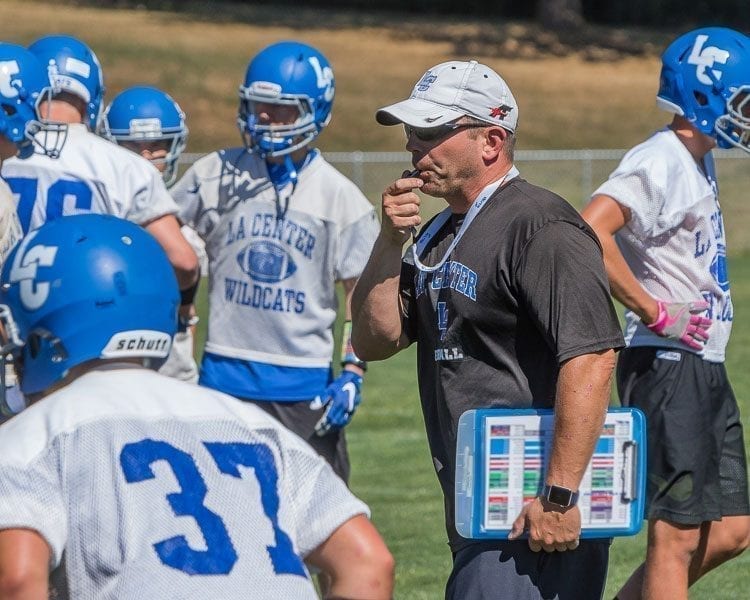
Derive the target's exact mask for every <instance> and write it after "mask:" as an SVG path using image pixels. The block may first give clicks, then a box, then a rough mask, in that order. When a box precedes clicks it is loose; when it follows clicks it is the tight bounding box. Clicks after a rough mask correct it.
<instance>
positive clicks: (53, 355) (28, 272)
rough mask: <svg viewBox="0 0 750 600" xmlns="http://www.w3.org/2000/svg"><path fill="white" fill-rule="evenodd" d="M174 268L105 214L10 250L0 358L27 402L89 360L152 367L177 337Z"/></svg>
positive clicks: (35, 235) (63, 222) (143, 237)
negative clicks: (10, 361)
mask: <svg viewBox="0 0 750 600" xmlns="http://www.w3.org/2000/svg"><path fill="white" fill-rule="evenodd" d="M179 304H180V294H179V291H178V287H177V278H176V277H175V274H174V269H173V268H172V265H171V264H170V263H169V260H168V259H167V256H166V254H165V253H164V250H162V248H161V246H160V245H159V243H158V242H157V241H156V240H155V239H154V238H153V237H152V236H151V235H150V234H149V233H148V232H147V231H146V230H144V229H142V228H141V227H139V226H138V225H136V224H135V223H132V222H130V221H126V220H124V219H120V218H118V217H114V216H111V215H100V214H93V213H89V214H84V215H74V216H69V217H63V218H61V219H55V220H53V221H48V222H47V223H45V224H44V225H42V226H41V227H40V228H38V229H35V230H32V231H31V232H30V233H29V234H28V235H27V236H26V237H25V238H23V239H22V240H21V241H20V242H19V243H18V244H17V245H16V247H15V248H14V249H13V250H12V251H11V254H10V255H9V256H8V259H7V261H6V262H5V264H4V265H3V269H2V275H1V276H0V317H1V318H2V321H3V325H4V327H5V335H6V340H5V344H4V346H3V348H2V353H3V355H6V354H13V355H14V358H15V359H16V361H15V362H16V367H17V371H18V379H19V380H20V387H21V391H22V392H23V393H24V394H26V395H28V394H35V393H39V392H42V391H44V390H46V389H47V388H48V387H49V386H51V385H53V384H54V383H56V382H58V381H59V380H61V379H62V378H63V377H65V376H66V375H67V373H68V371H69V370H70V369H71V368H72V367H75V366H76V365H79V364H82V363H84V362H86V361H89V360H92V359H98V358H101V359H109V358H131V357H138V358H141V359H145V360H144V364H148V365H149V366H152V367H157V366H158V365H159V364H161V363H162V362H163V361H164V359H165V358H166V356H167V355H168V353H169V350H170V347H171V343H172V337H173V336H174V334H175V332H176V330H177V310H178V308H179Z"/></svg>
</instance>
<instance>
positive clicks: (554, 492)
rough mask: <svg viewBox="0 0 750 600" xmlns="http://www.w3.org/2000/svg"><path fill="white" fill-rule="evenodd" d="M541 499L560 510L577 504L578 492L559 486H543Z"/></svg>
mask: <svg viewBox="0 0 750 600" xmlns="http://www.w3.org/2000/svg"><path fill="white" fill-rule="evenodd" d="M541 497H542V498H544V499H545V500H546V501H547V502H549V503H550V504H555V505H557V506H559V507H560V508H570V507H571V506H575V505H576V502H578V492H574V491H573V490H571V489H568V488H566V487H562V486H559V485H545V486H544V489H543V490H542V494H541Z"/></svg>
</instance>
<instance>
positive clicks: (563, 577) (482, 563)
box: [445, 539, 611, 600]
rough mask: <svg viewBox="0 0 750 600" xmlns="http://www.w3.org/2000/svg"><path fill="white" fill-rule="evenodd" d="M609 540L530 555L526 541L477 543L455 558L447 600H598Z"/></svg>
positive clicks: (604, 572)
mask: <svg viewBox="0 0 750 600" xmlns="http://www.w3.org/2000/svg"><path fill="white" fill-rule="evenodd" d="M610 544H611V540H609V539H607V540H581V543H580V545H579V546H578V548H576V549H575V550H569V551H567V552H544V551H542V552H532V550H531V549H530V548H529V542H528V541H527V540H514V541H510V542H508V541H498V542H479V543H476V544H470V545H468V546H465V547H463V548H461V550H459V551H457V552H456V553H454V555H453V571H452V572H451V576H450V578H449V579H448V584H447V586H446V590H445V598H446V600H518V599H521V598H523V599H524V600H542V599H544V600H551V599H553V598H554V599H556V600H600V598H601V597H602V594H603V593H604V585H605V584H606V582H607V562H608V560H609V547H610Z"/></svg>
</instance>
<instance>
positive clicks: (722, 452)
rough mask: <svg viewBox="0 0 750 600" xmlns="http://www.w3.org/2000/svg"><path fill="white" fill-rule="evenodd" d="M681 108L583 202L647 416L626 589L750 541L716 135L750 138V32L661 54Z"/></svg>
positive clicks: (675, 576)
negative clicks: (730, 353) (638, 533)
mask: <svg viewBox="0 0 750 600" xmlns="http://www.w3.org/2000/svg"><path fill="white" fill-rule="evenodd" d="M657 105H658V106H659V107H660V108H662V109H664V110H666V111H667V112H668V113H670V114H671V115H672V119H671V122H670V124H669V125H668V126H666V127H664V128H663V129H662V130H660V131H657V132H656V133H654V134H653V135H652V136H651V137H649V138H648V139H647V140H645V141H644V142H642V143H640V144H638V145H637V146H635V147H634V148H632V149H631V150H629V151H628V152H627V153H626V154H625V156H624V157H623V159H622V161H621V162H620V164H619V166H618V167H617V169H615V171H614V172H613V173H612V174H611V175H610V176H609V179H608V181H605V182H604V183H603V184H602V185H601V186H600V187H599V188H598V189H597V190H596V191H595V192H594V194H593V196H592V200H591V203H590V204H589V205H588V206H587V207H586V208H585V210H584V211H583V216H584V218H585V219H586V220H587V221H588V222H589V223H590V224H591V226H592V227H593V228H594V229H595V230H596V233H597V235H598V237H599V239H600V240H601V244H602V247H603V249H604V261H605V264H606V267H607V274H608V276H609V281H610V286H611V288H612V294H613V295H614V296H615V297H616V298H617V299H618V300H619V301H620V302H622V304H624V305H625V307H626V308H627V311H626V313H625V318H626V336H625V338H626V342H627V344H628V347H627V348H626V349H625V350H623V351H622V352H620V355H619V358H618V366H617V387H618V391H619V393H620V400H621V402H622V404H623V405H625V406H636V407H638V408H640V409H641V410H643V412H644V413H645V414H646V421H647V423H648V452H647V455H648V478H647V482H648V484H647V490H646V504H647V506H646V517H647V518H648V520H649V526H648V550H647V552H646V559H645V562H644V563H643V564H642V565H641V566H640V567H639V568H638V569H636V571H635V572H634V573H633V574H632V575H631V577H630V578H629V580H628V581H627V582H626V583H625V585H624V586H623V588H622V589H621V590H620V591H619V592H618V596H617V597H618V598H619V599H620V600H629V599H634V598H644V599H654V598H674V599H680V598H681V599H687V597H688V587H689V586H690V585H692V584H693V583H695V581H696V580H698V579H699V578H700V577H702V576H703V575H705V574H706V573H707V572H708V571H710V570H711V569H714V568H716V567H717V566H719V565H720V564H722V563H723V562H725V561H727V560H729V559H731V558H733V557H735V556H737V555H738V554H740V553H741V552H742V551H743V550H745V549H746V548H747V547H748V545H750V500H749V499H748V480H747V466H746V456H745V443H744V441H743V433H742V422H741V419H740V414H739V409H738V406H737V401H736V399H735V397H734V393H733V391H732V386H731V385H730V382H729V379H728V376H727V372H726V369H725V366H724V357H725V351H726V347H727V343H728V342H729V335H730V332H731V329H732V320H733V314H734V309H733V307H732V298H731V293H730V285H729V278H728V274H727V268H726V264H727V253H726V236H725V232H724V222H723V219H722V213H721V208H720V206H719V188H718V185H717V180H716V170H715V167H714V159H713V153H712V151H713V149H714V148H716V147H717V146H718V147H719V148H739V149H741V150H744V151H746V152H750V38H748V37H747V36H746V35H744V34H743V33H740V32H738V31H734V30H732V29H727V28H725V27H706V28H701V29H696V30H693V31H690V32H688V33H685V34H683V35H681V36H680V37H678V38H677V39H676V40H674V41H673V42H672V43H671V44H670V45H669V46H668V47H667V49H666V50H665V52H664V54H663V55H662V69H661V75H660V86H659V91H658V93H657Z"/></svg>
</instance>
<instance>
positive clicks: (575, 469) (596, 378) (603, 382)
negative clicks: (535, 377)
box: [546, 350, 615, 490]
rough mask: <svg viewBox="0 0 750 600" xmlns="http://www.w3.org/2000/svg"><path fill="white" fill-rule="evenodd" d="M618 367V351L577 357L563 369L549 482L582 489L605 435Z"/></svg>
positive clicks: (548, 469) (547, 480) (558, 384)
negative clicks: (611, 387) (616, 352)
mask: <svg viewBox="0 0 750 600" xmlns="http://www.w3.org/2000/svg"><path fill="white" fill-rule="evenodd" d="M614 366H615V352H614V350H605V351H602V352H597V353H594V354H584V355H582V356H577V357H575V358H571V359H570V360H568V361H566V362H565V363H563V365H562V366H561V368H560V376H559V379H558V383H557V398H556V400H555V432H554V438H553V442H552V453H551V455H550V460H549V464H548V468H547V476H546V482H547V483H549V484H554V485H559V486H563V487H566V488H570V489H572V490H578V487H579V485H580V483H581V479H582V478H583V474H584V473H585V472H586V467H587V466H588V463H589V461H590V460H591V456H592V454H593V452H594V446H595V444H596V441H597V439H598V438H599V436H600V435H601V432H602V426H603V424H604V419H605V417H606V412H607V407H608V405H609V394H610V386H611V381H612V371H613V369H614Z"/></svg>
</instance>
